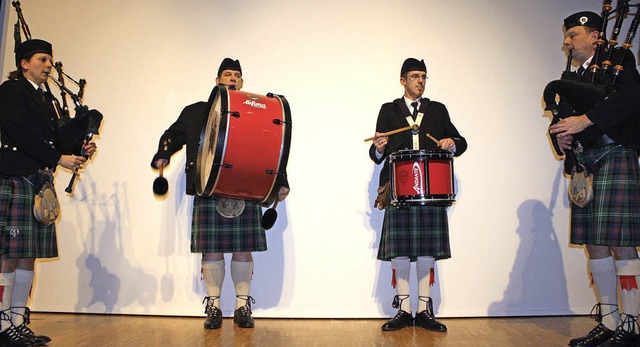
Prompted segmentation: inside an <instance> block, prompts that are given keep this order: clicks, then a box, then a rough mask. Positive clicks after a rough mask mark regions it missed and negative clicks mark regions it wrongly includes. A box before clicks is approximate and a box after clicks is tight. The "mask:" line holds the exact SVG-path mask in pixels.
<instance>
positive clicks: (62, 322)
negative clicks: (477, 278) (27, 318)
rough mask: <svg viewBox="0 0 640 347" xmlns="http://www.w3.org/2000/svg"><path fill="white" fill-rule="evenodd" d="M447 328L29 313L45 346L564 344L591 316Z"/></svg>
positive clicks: (477, 321)
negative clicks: (211, 323) (242, 324)
mask: <svg viewBox="0 0 640 347" xmlns="http://www.w3.org/2000/svg"><path fill="white" fill-rule="evenodd" d="M440 321H442V322H443V323H445V324H446V325H447V327H448V328H449V331H448V332H446V333H434V332H430V331H427V330H424V329H421V328H405V329H402V330H400V331H396V332H383V331H381V330H380V326H381V325H382V323H384V320H381V319H265V318H263V319H256V327H255V328H254V329H240V328H238V327H236V326H234V324H233V320H232V319H231V318H225V319H224V322H223V324H222V328H221V329H218V330H206V329H204V328H203V325H202V324H203V322H204V318H191V317H158V316H123V315H90V314H60V313H37V312H36V313H32V315H31V325H30V327H31V328H32V329H33V330H34V331H35V332H36V333H37V334H44V335H48V336H49V337H51V338H52V339H53V341H51V342H50V343H49V346H52V347H54V346H456V347H457V346H474V347H476V346H536V347H538V346H566V345H567V343H568V341H569V339H570V338H571V337H575V336H579V335H583V334H585V333H586V332H588V331H589V330H591V328H593V327H594V326H595V325H594V321H593V320H591V319H590V318H588V317H584V316H571V317H531V318H448V319H440Z"/></svg>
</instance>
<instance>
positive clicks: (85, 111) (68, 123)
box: [12, 1, 103, 194]
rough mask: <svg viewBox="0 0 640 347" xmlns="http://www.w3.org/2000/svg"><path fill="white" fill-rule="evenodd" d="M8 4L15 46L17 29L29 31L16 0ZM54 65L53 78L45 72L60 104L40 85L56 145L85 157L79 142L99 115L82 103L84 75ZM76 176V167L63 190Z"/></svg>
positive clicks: (97, 122)
mask: <svg viewBox="0 0 640 347" xmlns="http://www.w3.org/2000/svg"><path fill="white" fill-rule="evenodd" d="M12 5H13V7H15V9H16V13H17V17H18V21H17V22H16V24H15V26H14V39H15V44H16V48H17V47H18V45H19V44H20V43H21V42H22V39H21V35H20V30H22V32H23V33H24V35H25V38H26V39H27V40H30V39H31V32H30V30H29V26H28V25H27V23H26V21H25V20H24V16H23V14H22V8H21V6H20V1H13V2H12ZM54 68H55V70H56V72H57V73H58V78H57V79H56V78H54V77H53V76H51V75H49V78H50V79H51V80H52V81H53V82H55V84H56V85H57V86H58V87H59V88H60V96H61V99H62V104H60V101H59V100H58V99H57V98H56V97H55V96H54V95H53V93H51V89H50V87H49V84H48V83H47V82H45V83H44V89H45V93H46V94H47V95H48V96H49V98H50V99H51V102H52V104H53V109H54V110H55V112H56V116H57V118H58V119H57V122H56V129H55V130H56V147H57V148H58V150H60V151H61V152H63V153H74V154H80V155H83V156H85V157H87V154H86V153H85V152H84V150H83V145H84V144H85V143H89V142H90V141H91V139H92V138H93V135H97V134H99V132H98V131H99V129H100V124H101V123H102V119H103V116H102V114H101V113H100V112H99V111H98V110H94V109H89V108H88V107H87V106H84V105H83V104H82V97H83V94H84V87H85V85H86V81H85V80H84V79H80V80H79V81H75V80H74V79H73V78H71V77H70V76H69V75H67V74H66V73H65V72H64V71H63V70H62V63H61V62H56V63H55V64H54ZM64 77H67V78H68V79H69V80H70V81H72V82H74V83H75V84H76V85H77V86H78V93H77V94H75V93H73V92H72V91H71V90H70V89H69V88H67V87H66V86H65V79H64ZM67 96H68V97H70V98H71V99H72V101H73V104H74V106H75V108H74V111H75V115H74V117H71V115H70V112H69V106H68V103H67ZM76 177H77V171H76V172H74V173H73V176H72V177H71V179H70V181H69V184H68V186H67V187H66V188H65V192H67V193H70V194H71V193H72V192H73V184H74V182H75V179H76Z"/></svg>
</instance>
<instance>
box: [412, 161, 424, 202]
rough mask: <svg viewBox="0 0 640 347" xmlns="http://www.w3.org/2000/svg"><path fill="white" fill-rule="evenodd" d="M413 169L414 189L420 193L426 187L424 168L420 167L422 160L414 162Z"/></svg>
mask: <svg viewBox="0 0 640 347" xmlns="http://www.w3.org/2000/svg"><path fill="white" fill-rule="evenodd" d="M411 169H412V171H413V190H415V192H416V194H418V195H420V194H422V193H424V187H423V186H422V168H421V167H420V162H417V161H415V162H413V167H412V168H411Z"/></svg>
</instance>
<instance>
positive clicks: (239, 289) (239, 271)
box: [231, 260, 253, 309]
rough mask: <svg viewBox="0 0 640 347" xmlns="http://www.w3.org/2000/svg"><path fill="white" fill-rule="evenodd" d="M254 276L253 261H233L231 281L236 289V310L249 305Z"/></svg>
mask: <svg viewBox="0 0 640 347" xmlns="http://www.w3.org/2000/svg"><path fill="white" fill-rule="evenodd" d="M252 276H253V261H247V262H242V261H235V260H232V261H231V279H232V280H233V285H234V286H235V288H236V309H238V308H240V307H242V306H244V305H247V304H248V302H247V301H248V300H249V291H250V289H251V277H252Z"/></svg>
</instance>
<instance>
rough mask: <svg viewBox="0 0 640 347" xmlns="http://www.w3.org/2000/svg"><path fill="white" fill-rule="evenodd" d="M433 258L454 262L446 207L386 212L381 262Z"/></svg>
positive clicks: (390, 209) (379, 249)
mask: <svg viewBox="0 0 640 347" xmlns="http://www.w3.org/2000/svg"><path fill="white" fill-rule="evenodd" d="M419 256H431V257H434V258H435V259H436V260H438V259H446V258H451V250H450V249H449V222H448V220H447V208H446V207H444V206H410V207H401V208H399V207H395V206H393V205H392V206H389V207H387V209H386V210H385V212H384V222H383V225H382V235H381V236H380V247H379V248H378V259H380V260H385V261H389V260H391V259H392V258H395V257H409V258H410V259H411V261H415V260H416V258H417V257H419Z"/></svg>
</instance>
